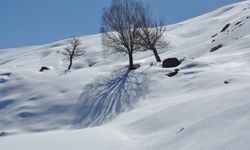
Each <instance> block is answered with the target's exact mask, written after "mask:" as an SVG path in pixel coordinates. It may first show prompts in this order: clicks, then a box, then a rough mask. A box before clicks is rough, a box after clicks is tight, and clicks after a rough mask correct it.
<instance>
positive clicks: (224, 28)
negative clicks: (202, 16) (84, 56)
mask: <svg viewBox="0 0 250 150" xmlns="http://www.w3.org/2000/svg"><path fill="white" fill-rule="evenodd" d="M230 25H231V24H230V23H228V24H227V25H226V26H225V27H223V29H222V30H221V32H224V31H226V30H227V28H228V27H229V26H230Z"/></svg>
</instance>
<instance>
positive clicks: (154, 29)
mask: <svg viewBox="0 0 250 150" xmlns="http://www.w3.org/2000/svg"><path fill="white" fill-rule="evenodd" d="M101 32H102V43H103V45H104V47H105V48H106V49H109V50H112V51H114V52H125V53H127V54H128V56H129V69H130V70H133V69H134V66H133V53H134V52H135V51H140V50H152V51H153V52H154V55H155V57H156V60H157V61H158V62H160V61H161V59H160V57H159V55H158V53H157V48H163V47H165V46H167V43H166V42H165V41H164V39H163V34H164V32H165V28H164V27H163V23H162V22H157V21H155V20H153V19H152V16H151V12H150V9H149V8H146V7H144V5H143V4H142V2H140V1H136V0H113V1H112V4H111V6H110V7H109V8H106V9H104V12H103V16H102V28H101Z"/></svg>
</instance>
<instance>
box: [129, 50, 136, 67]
mask: <svg viewBox="0 0 250 150" xmlns="http://www.w3.org/2000/svg"><path fill="white" fill-rule="evenodd" d="M128 56H129V68H128V69H129V70H134V69H135V68H134V64H133V53H128Z"/></svg>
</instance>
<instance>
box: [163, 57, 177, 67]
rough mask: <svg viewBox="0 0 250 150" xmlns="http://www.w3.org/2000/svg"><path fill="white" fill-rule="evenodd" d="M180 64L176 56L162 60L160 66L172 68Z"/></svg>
mask: <svg viewBox="0 0 250 150" xmlns="http://www.w3.org/2000/svg"><path fill="white" fill-rule="evenodd" d="M180 64H181V61H179V60H178V59H177V58H168V59H165V60H164V61H163V63H162V68H173V67H177V66H179V65H180Z"/></svg>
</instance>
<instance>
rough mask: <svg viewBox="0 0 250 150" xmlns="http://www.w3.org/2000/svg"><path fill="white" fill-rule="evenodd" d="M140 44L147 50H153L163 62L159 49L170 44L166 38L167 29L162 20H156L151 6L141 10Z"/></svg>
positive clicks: (158, 59) (159, 60) (157, 58)
mask: <svg viewBox="0 0 250 150" xmlns="http://www.w3.org/2000/svg"><path fill="white" fill-rule="evenodd" d="M139 23H140V26H141V33H140V38H141V41H140V45H141V46H142V47H143V48H144V49H145V50H152V51H153V53H154V56H155V59H156V61H157V62H161V58H160V56H159V54H158V52H157V49H159V48H164V47H166V46H167V45H168V43H167V42H166V40H165V39H164V33H165V31H166V29H165V27H164V24H163V21H162V20H159V21H157V20H154V19H153V17H152V15H151V10H150V8H149V7H147V8H145V9H142V10H141V11H140V21H139Z"/></svg>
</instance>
